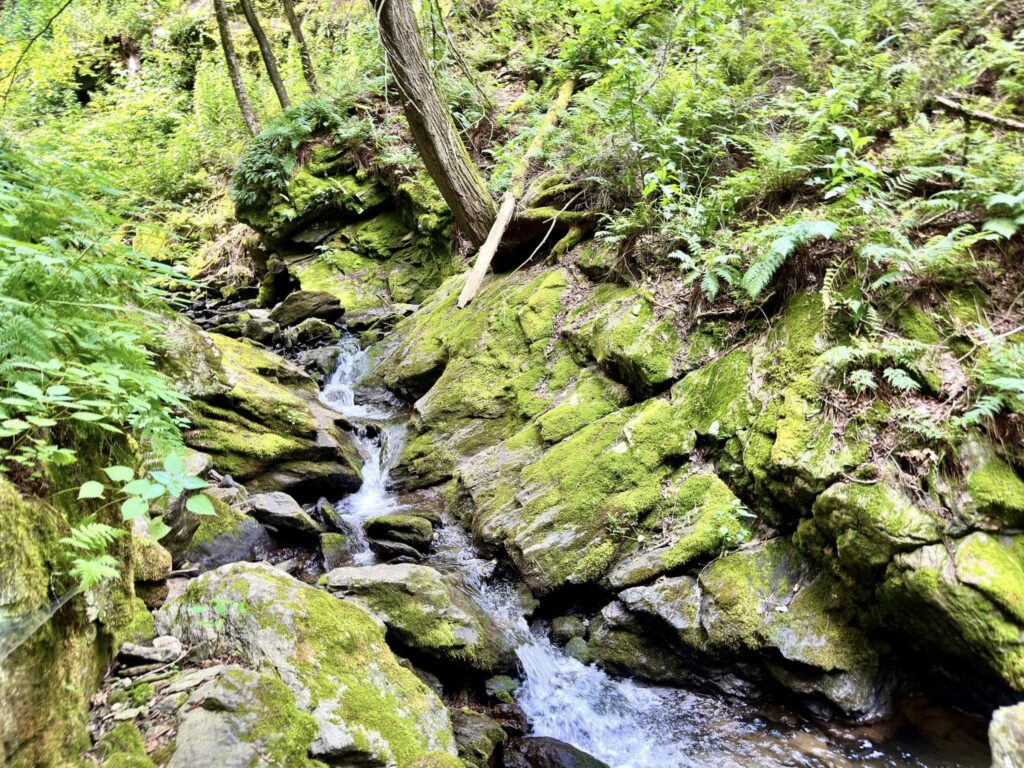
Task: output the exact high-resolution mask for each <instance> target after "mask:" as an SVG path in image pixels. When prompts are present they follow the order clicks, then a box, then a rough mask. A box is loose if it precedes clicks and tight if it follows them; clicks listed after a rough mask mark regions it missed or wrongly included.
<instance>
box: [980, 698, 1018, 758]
mask: <svg viewBox="0 0 1024 768" xmlns="http://www.w3.org/2000/svg"><path fill="white" fill-rule="evenodd" d="M988 744H989V747H991V749H992V768H1024V704H1016V705H1014V706H1012V707H1002V708H1001V709H997V710H996V711H995V712H994V713H993V715H992V722H991V723H990V724H989V726H988Z"/></svg>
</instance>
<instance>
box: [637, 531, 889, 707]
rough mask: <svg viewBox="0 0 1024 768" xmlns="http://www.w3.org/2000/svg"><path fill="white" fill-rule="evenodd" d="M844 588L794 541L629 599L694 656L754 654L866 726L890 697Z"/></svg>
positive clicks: (786, 681)
mask: <svg viewBox="0 0 1024 768" xmlns="http://www.w3.org/2000/svg"><path fill="white" fill-rule="evenodd" d="M846 597H847V596H846V594H845V590H844V588H843V586H842V585H841V584H840V583H839V582H838V581H836V580H834V579H833V578H832V577H830V576H829V575H827V574H825V573H823V572H821V571H819V570H818V569H816V568H814V567H813V566H812V565H811V564H810V563H809V562H808V561H807V560H806V559H804V558H803V557H802V556H801V555H800V554H799V552H797V551H796V550H795V548H793V547H792V545H790V544H788V543H787V542H785V541H783V540H781V539H777V540H775V541H772V542H770V543H768V544H766V545H764V546H763V547H760V548H757V549H751V550H746V551H740V552H735V553H733V554H730V555H727V556H725V557H723V558H720V559H718V560H716V561H714V562H713V563H711V564H710V565H709V566H707V567H706V568H704V569H703V570H702V571H701V573H700V575H699V577H698V578H696V579H695V578H692V577H689V576H680V577H676V578H672V579H663V580H659V581H658V582H656V583H655V584H653V585H651V586H648V587H635V588H632V589H628V590H625V591H624V592H622V593H621V595H620V599H621V600H622V602H623V604H624V605H625V606H626V607H628V609H629V610H630V611H631V612H633V613H635V614H637V615H639V616H644V617H647V618H649V619H657V620H659V621H661V622H663V623H664V625H665V626H666V628H667V629H670V630H671V631H672V632H673V633H674V637H675V638H676V640H677V642H678V643H679V645H680V646H681V648H682V649H684V650H685V653H686V654H688V655H693V654H697V658H698V659H700V658H701V657H703V658H704V659H708V658H709V657H710V659H711V660H715V659H716V658H717V659H719V660H720V659H723V658H724V659H730V658H739V657H744V656H749V655H750V654H754V658H759V659H760V660H761V663H762V665H763V669H764V670H765V671H766V672H767V673H769V674H771V675H772V676H774V677H775V678H776V680H777V681H778V682H779V683H781V684H782V685H784V686H786V687H788V688H790V689H792V690H793V691H795V692H796V693H799V694H806V695H808V696H810V697H812V698H813V697H823V698H824V699H826V700H828V701H829V702H831V704H832V705H833V707H834V708H835V710H836V711H838V712H839V713H841V714H843V715H844V716H846V717H848V718H852V719H857V720H870V719H876V718H878V717H882V716H885V715H887V714H888V713H889V711H890V706H891V702H890V701H889V696H890V693H891V692H890V691H889V690H888V688H887V687H886V686H885V684H884V679H883V677H882V675H881V671H880V666H879V661H878V657H877V654H876V652H875V650H874V649H873V647H872V645H871V644H870V642H869V641H868V639H867V637H866V636H865V635H864V634H863V633H862V632H861V630H860V629H858V627H857V623H858V621H857V617H856V616H855V615H854V614H853V613H852V612H851V607H850V605H849V602H848V600H847V599H846Z"/></svg>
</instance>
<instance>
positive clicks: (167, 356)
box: [156, 315, 231, 399]
mask: <svg viewBox="0 0 1024 768" xmlns="http://www.w3.org/2000/svg"><path fill="white" fill-rule="evenodd" d="M157 343H158V345H159V346H158V349H157V358H156V364H157V367H158V368H159V369H160V370H161V371H163V372H164V373H165V374H167V376H169V377H170V378H171V380H172V381H173V382H174V387H175V389H176V390H177V391H178V392H181V393H182V394H183V395H188V396H189V397H193V398H197V399H204V398H211V397H216V396H217V395H222V394H224V393H225V392H227V391H228V390H229V389H230V388H231V384H230V383H229V382H228V380H227V375H226V373H225V371H224V367H223V365H222V364H221V353H220V350H219V349H217V345H216V344H215V343H214V341H213V339H212V338H211V337H210V336H209V334H207V333H204V332H203V331H202V329H200V328H199V326H198V325H196V324H195V323H193V322H192V321H191V320H189V319H188V318H187V317H185V316H184V315H175V316H174V317H173V318H171V319H168V320H167V321H166V322H165V325H164V332H163V334H162V335H161V336H159V337H158V339H157Z"/></svg>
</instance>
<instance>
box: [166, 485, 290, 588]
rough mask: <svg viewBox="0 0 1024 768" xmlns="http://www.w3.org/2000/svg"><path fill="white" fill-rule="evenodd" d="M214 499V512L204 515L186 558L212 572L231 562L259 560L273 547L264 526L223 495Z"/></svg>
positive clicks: (187, 560)
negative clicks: (224, 498) (263, 553)
mask: <svg viewBox="0 0 1024 768" xmlns="http://www.w3.org/2000/svg"><path fill="white" fill-rule="evenodd" d="M208 495H209V494H208ZM211 500H212V501H213V509H214V514H213V515H204V516H202V517H201V518H200V522H199V527H198V528H197V529H196V532H195V534H194V535H193V536H192V540H191V542H190V544H189V546H188V548H187V549H186V550H185V553H184V555H183V556H182V560H183V561H185V562H188V563H192V564H194V565H197V566H198V567H199V570H200V571H209V570H212V569H214V568H219V567H220V566H222V565H227V564H228V563H237V562H240V561H243V560H245V561H249V560H255V559H257V557H258V556H259V554H260V553H262V552H266V551H268V550H270V549H271V548H272V546H273V540H272V539H271V538H270V535H269V534H268V533H267V530H266V529H265V528H264V527H263V526H262V525H260V524H259V523H257V522H256V521H255V520H254V519H252V518H251V517H249V516H248V515H247V514H245V513H244V512H242V511H241V510H240V509H238V508H237V507H233V506H231V505H229V504H226V503H225V502H224V501H222V500H221V499H219V498H216V497H211Z"/></svg>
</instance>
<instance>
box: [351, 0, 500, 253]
mask: <svg viewBox="0 0 1024 768" xmlns="http://www.w3.org/2000/svg"><path fill="white" fill-rule="evenodd" d="M371 3H372V5H373V10H374V12H375V13H376V15H377V29H378V30H379V32H380V39H381V43H382V44H383V46H384V53H385V56H386V58H387V63H388V65H389V66H390V67H391V70H392V73H393V74H394V78H395V83H396V84H397V85H398V90H399V92H400V95H401V100H402V107H403V110H404V111H405V119H406V120H407V121H408V123H409V130H410V131H411V132H412V138H413V141H415V142H416V148H417V149H418V150H419V153H420V156H421V157H422V158H423V163H424V165H426V167H427V172H428V173H429V174H430V177H431V178H432V179H433V180H434V183H435V184H437V187H438V189H439V190H440V191H441V195H442V197H444V199H445V202H447V203H448V207H449V208H451V210H452V213H453V214H454V216H455V221H456V222H457V223H458V225H459V228H460V229H461V230H462V231H463V232H464V233H465V234H466V236H467V237H468V238H469V239H470V240H471V241H472V242H473V244H474V245H476V246H479V245H480V244H481V243H483V242H484V240H486V239H487V233H488V231H489V230H490V227H491V224H492V223H493V222H494V217H495V214H496V211H495V206H494V200H493V199H492V198H491V195H490V193H489V192H488V191H487V187H486V186H484V182H483V179H481V178H480V174H479V173H478V172H477V169H476V166H474V165H473V161H472V160H471V159H470V157H469V152H468V151H467V150H466V146H465V144H463V143H462V139H461V137H460V136H459V132H458V130H457V129H456V127H455V121H454V119H452V115H451V112H450V111H449V110H448V106H447V105H446V104H445V103H444V102H443V101H442V100H441V96H440V93H439V91H438V87H437V83H436V82H435V81H434V78H433V76H432V75H431V72H430V67H429V65H428V60H427V55H426V52H425V51H424V49H423V40H422V38H421V37H420V30H419V26H418V25H417V23H416V14H415V13H414V12H413V9H412V5H411V4H410V2H409V0H371Z"/></svg>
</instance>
